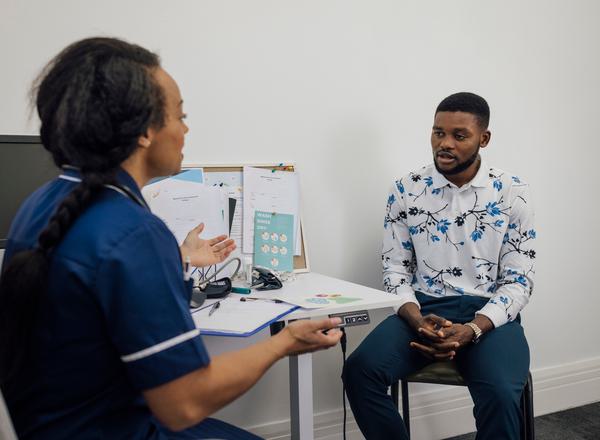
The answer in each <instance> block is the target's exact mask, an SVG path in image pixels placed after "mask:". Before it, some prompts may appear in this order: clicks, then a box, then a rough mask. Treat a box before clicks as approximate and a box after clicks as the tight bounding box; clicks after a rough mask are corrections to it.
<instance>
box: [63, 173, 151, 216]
mask: <svg viewBox="0 0 600 440" xmlns="http://www.w3.org/2000/svg"><path fill="white" fill-rule="evenodd" d="M58 178H59V179H63V180H68V181H70V182H81V179H80V178H79V177H74V176H67V175H66V174H61V175H60V176H58ZM104 187H105V188H108V189H112V190H113V191H116V192H118V193H119V194H121V195H123V196H125V197H127V198H128V199H130V200H133V201H134V202H135V203H137V204H138V205H140V206H141V207H143V208H146V209H148V210H150V207H149V206H148V204H147V203H146V201H145V200H144V199H142V198H141V197H139V196H138V195H137V194H136V193H134V192H133V191H131V190H130V189H129V188H128V187H127V186H125V185H123V186H121V185H110V184H104Z"/></svg>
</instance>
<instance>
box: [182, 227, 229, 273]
mask: <svg viewBox="0 0 600 440" xmlns="http://www.w3.org/2000/svg"><path fill="white" fill-rule="evenodd" d="M203 230H204V223H200V224H199V225H198V226H196V227H195V228H194V229H192V230H191V231H190V232H189V233H188V235H187V237H185V240H183V243H182V244H181V247H180V249H181V258H183V261H184V262H185V259H186V257H190V264H191V265H192V266H194V267H207V266H212V265H213V264H217V263H222V262H223V261H225V259H226V258H227V257H228V256H229V254H231V252H233V250H234V249H235V243H234V241H233V240H232V239H228V238H227V236H226V235H219V236H218V237H215V238H211V239H208V240H203V239H202V238H200V234H201V233H202V231H203Z"/></svg>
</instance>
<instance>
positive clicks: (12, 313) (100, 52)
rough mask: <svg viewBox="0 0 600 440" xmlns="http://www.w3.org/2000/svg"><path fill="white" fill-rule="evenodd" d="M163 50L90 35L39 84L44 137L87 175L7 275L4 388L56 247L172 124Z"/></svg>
mask: <svg viewBox="0 0 600 440" xmlns="http://www.w3.org/2000/svg"><path fill="white" fill-rule="evenodd" d="M159 67H160V60H159V58H158V56H157V55H156V54H154V53H152V52H150V51H148V50H146V49H144V48H142V47H140V46H136V45H133V44H130V43H127V42H125V41H122V40H118V39H115V38H88V39H84V40H81V41H78V42H76V43H74V44H72V45H70V46H68V47H67V48H65V49H64V50H63V51H62V52H60V53H59V54H58V55H57V56H56V57H55V58H54V59H53V60H51V61H50V62H49V63H48V65H47V66H46V67H45V68H44V69H43V71H42V73H41V74H40V75H39V77H38V79H37V80H36V81H35V82H34V86H33V87H32V92H31V96H32V100H33V99H35V104H36V107H37V111H38V114H39V117H40V120H41V127H40V135H41V140H42V143H43V145H44V148H46V150H48V151H49V152H50V153H51V155H52V158H53V160H54V162H55V163H56V165H57V166H59V167H61V166H64V165H71V166H74V167H77V168H78V169H79V170H80V171H81V177H82V181H81V183H79V184H78V185H77V186H76V187H75V188H74V189H73V190H72V192H71V193H70V194H68V195H67V196H66V197H65V199H64V200H63V201H62V202H61V203H60V205H59V206H58V207H57V209H56V211H55V212H54V214H53V215H52V217H51V218H50V220H49V222H48V224H47V225H46V227H45V228H44V229H43V231H42V232H41V233H40V235H39V237H38V241H37V245H36V247H35V248H33V249H29V250H25V251H21V252H19V253H17V254H15V255H14V256H13V257H12V258H11V259H10V260H9V261H8V262H7V264H6V265H5V267H4V270H3V272H2V276H1V278H0V386H3V387H4V386H5V385H6V384H7V382H8V381H9V380H10V379H11V378H12V376H13V375H14V374H15V373H16V372H17V371H18V370H19V368H20V366H21V365H22V363H23V361H24V358H25V356H26V353H27V349H28V345H29V344H30V338H31V334H32V329H33V326H34V325H35V322H36V314H35V313H32V311H35V310H37V309H38V306H39V303H40V298H41V296H42V295H43V293H44V291H45V285H46V280H47V278H48V270H49V263H50V257H51V255H52V251H53V250H54V249H55V248H56V247H57V245H58V244H59V243H60V242H61V240H62V239H63V237H64V236H65V235H66V233H67V232H68V230H69V228H70V227H71V225H73V223H74V222H75V220H76V219H77V218H78V217H79V216H80V215H81V213H82V212H83V211H85V209H86V208H87V207H88V206H89V205H90V203H91V202H92V201H93V200H94V198H95V196H96V195H97V194H98V193H99V191H100V190H101V189H102V188H103V187H104V185H106V184H111V183H114V182H115V175H116V171H117V170H118V168H119V166H120V164H121V163H122V162H123V161H124V160H125V159H127V158H128V157H129V156H131V154H132V153H133V152H134V151H135V149H136V148H137V143H138V139H139V137H140V136H142V135H144V134H146V132H147V130H148V128H150V127H153V128H160V127H162V126H163V125H164V122H165V104H164V101H165V100H164V94H163V90H162V88H161V87H160V86H159V85H158V83H157V82H156V80H155V79H154V76H153V71H154V70H156V69H158V68H159Z"/></svg>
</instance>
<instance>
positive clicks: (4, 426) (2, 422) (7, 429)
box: [0, 391, 17, 440]
mask: <svg viewBox="0 0 600 440" xmlns="http://www.w3.org/2000/svg"><path fill="white" fill-rule="evenodd" d="M0 439H2V440H17V434H16V433H15V428H14V427H13V424H12V421H11V420H10V415H9V414H8V409H7V408H6V403H4V397H3V396H2V392H1V391H0Z"/></svg>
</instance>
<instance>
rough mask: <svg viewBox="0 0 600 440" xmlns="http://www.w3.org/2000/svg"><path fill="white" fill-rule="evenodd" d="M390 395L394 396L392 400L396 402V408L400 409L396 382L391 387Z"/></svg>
mask: <svg viewBox="0 0 600 440" xmlns="http://www.w3.org/2000/svg"><path fill="white" fill-rule="evenodd" d="M390 394H391V395H392V400H393V401H394V406H395V407H396V409H398V404H399V402H398V382H394V383H393V384H392V385H391V386H390Z"/></svg>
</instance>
